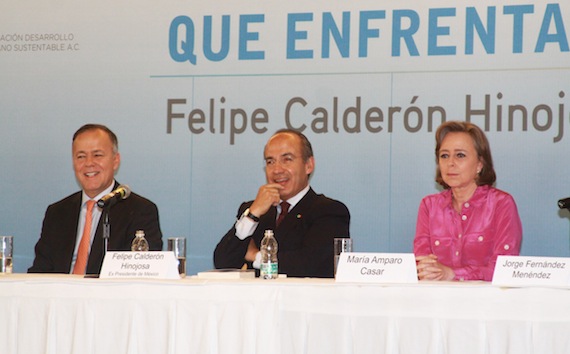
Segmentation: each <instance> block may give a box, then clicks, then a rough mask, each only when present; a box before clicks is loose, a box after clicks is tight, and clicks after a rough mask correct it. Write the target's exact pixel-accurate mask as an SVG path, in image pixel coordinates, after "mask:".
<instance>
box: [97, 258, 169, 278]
mask: <svg viewBox="0 0 570 354" xmlns="http://www.w3.org/2000/svg"><path fill="white" fill-rule="evenodd" d="M99 278H104V279H112V278H115V279H117V278H129V279H132V278H138V279H145V278H146V279H180V274H178V260H176V258H175V257H174V253H173V252H171V251H149V252H107V254H106V255H105V258H104V259H103V266H102V267H101V274H100V275H99Z"/></svg>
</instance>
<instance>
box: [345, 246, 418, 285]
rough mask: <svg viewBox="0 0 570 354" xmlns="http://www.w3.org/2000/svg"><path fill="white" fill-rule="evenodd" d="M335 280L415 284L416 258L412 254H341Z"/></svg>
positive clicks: (416, 279)
mask: <svg viewBox="0 0 570 354" xmlns="http://www.w3.org/2000/svg"><path fill="white" fill-rule="evenodd" d="M335 280H336V281H337V282H341V283H387V284H388V283H390V284H392V283H400V284H401V283H410V284H413V283H417V282H418V274H417V271H416V258H415V256H414V255H413V254H412V253H360V252H343V253H341V254H340V258H339V260H338V265H337V269H336V275H335Z"/></svg>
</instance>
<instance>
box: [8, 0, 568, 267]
mask: <svg viewBox="0 0 570 354" xmlns="http://www.w3.org/2000/svg"><path fill="white" fill-rule="evenodd" d="M569 28H570V5H569V4H567V3H565V2H546V1H535V2H534V4H532V5H529V4H528V2H523V1H518V0H509V1H506V0H504V1H470V2H467V3H461V4H458V3H457V2H456V1H443V0H441V1H430V2H429V3H425V2H419V3H418V2H417V1H399V2H391V1H371V0H370V1H359V2H346V1H325V0H319V1H310V2H307V1H298V0H295V1H287V2H284V1H274V0H273V1H267V0H264V1H232V2H227V1H217V0H212V1H208V2H201V1H166V2H162V3H161V4H160V5H157V4H156V3H155V2H152V1H147V0H144V1H132V0H129V1H121V2H119V3H117V2H116V1H109V0H103V1H96V2H95V1H87V2H81V3H78V2H76V1H71V0H64V1H61V0H58V1H55V0H48V1H43V2H40V3H38V2H33V1H16V0H4V1H2V3H1V4H0V80H1V85H0V148H1V151H2V154H1V155H0V193H1V195H2V201H1V202H0V234H3V235H13V236H15V253H16V254H15V271H17V272H24V271H25V270H26V269H27V268H28V267H29V266H30V265H31V263H32V260H33V246H34V244H35V242H36V241H37V239H38V237H39V233H40V229H41V222H42V218H43V214H44V212H45V208H46V207H47V205H49V204H50V203H53V202H55V201H57V200H60V199H61V198H63V197H65V196H67V195H69V194H71V193H72V192H74V191H76V190H78V185H77V183H76V181H75V179H74V175H73V171H72V166H71V156H70V155H71V154H70V150H71V137H72V134H73V132H74V131H75V130H76V129H77V128H79V127H80V126H81V125H83V124H85V123H89V122H97V123H102V124H106V125H108V126H109V127H110V128H111V129H112V130H114V131H115V133H117V135H118V137H119V147H120V151H121V154H122V165H121V168H120V171H119V173H118V174H117V180H118V181H120V182H121V183H126V184H129V185H130V186H131V188H132V189H133V190H134V191H135V192H137V193H139V194H141V195H144V196H146V197H148V198H149V199H151V200H153V201H154V202H155V203H156V204H157V205H158V207H159V212H160V220H161V226H162V231H163V233H164V236H165V237H170V236H185V237H187V239H188V258H189V260H188V273H189V274H193V273H196V272H197V271H200V270H204V269H208V268H211V267H212V252H213V249H214V247H215V245H216V243H217V242H218V240H219V239H220V238H221V236H222V235H223V234H224V233H225V232H226V231H227V230H228V229H229V228H230V227H231V224H232V223H233V221H234V217H235V213H236V210H237V207H238V205H239V204H240V203H241V202H242V201H244V200H249V199H253V198H254V197H255V194H256V192H257V188H258V187H259V186H260V185H261V184H262V183H263V182H264V174H263V163H262V149H263V145H264V143H265V141H266V140H267V139H268V138H269V136H270V135H271V134H272V133H273V132H274V131H275V130H277V129H279V128H282V127H285V126H286V125H287V124H289V125H290V126H292V127H294V128H301V127H303V126H304V127H305V130H304V133H305V134H306V135H307V136H308V137H309V139H310V140H311V142H312V143H313V147H314V150H315V155H316V172H315V173H314V176H313V179H312V182H311V183H312V185H313V187H314V189H315V190H316V191H317V192H319V193H324V194H326V195H328V196H330V197H332V198H335V199H339V200H341V201H343V202H345V203H346V205H347V206H348V207H349V209H350V211H351V214H352V222H351V233H352V237H353V238H354V240H355V241H354V242H355V248H356V250H357V251H367V252H376V251H377V252H411V250H412V240H413V235H414V229H415V218H416V212H417V208H418V205H419V202H420V200H421V198H422V197H423V196H425V195H427V194H431V193H436V192H438V189H437V185H436V183H435V182H434V174H435V163H434V160H435V159H434V145H435V144H434V137H433V134H434V131H435V129H436V128H437V125H439V124H440V123H441V121H442V116H444V119H446V120H452V119H459V120H466V119H467V120H470V121H472V122H474V123H476V124H478V125H480V126H481V127H482V128H484V129H485V130H486V131H487V134H488V137H489V140H490V142H491V147H492V151H493V157H494V160H495V161H494V162H495V167H496V170H497V174H498V182H497V187H498V188H501V189H503V190H506V191H508V192H510V193H511V194H512V195H513V196H514V198H515V200H516V202H517V204H518V207H519V212H520V215H521V219H522V222H523V229H524V236H523V238H524V240H523V248H522V253H523V254H524V255H545V256H546V255H548V256H562V257H568V256H569V254H570V242H569V237H570V236H569V234H570V232H569V228H570V224H569V221H570V219H569V218H570V213H568V212H567V211H560V210H559V209H558V207H557V205H556V202H557V200H558V199H560V198H563V197H567V196H570V183H569V182H568V181H567V176H568V175H570V165H569V164H568V163H567V159H566V153H567V152H568V151H569V145H570V143H569V141H570V137H569V135H570V124H569V123H570V96H569V95H570V65H569V64H570V54H569V50H568V33H567V32H566V31H567V30H568V29H569ZM212 107H213V108H212ZM288 107H289V108H288ZM201 117H203V122H200V119H201ZM244 117H246V118H244Z"/></svg>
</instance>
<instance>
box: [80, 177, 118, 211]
mask: <svg viewBox="0 0 570 354" xmlns="http://www.w3.org/2000/svg"><path fill="white" fill-rule="evenodd" d="M114 186H115V180H113V183H111V185H110V186H109V187H107V188H106V189H105V190H104V191H102V192H101V193H99V194H97V195H96V196H95V198H89V196H88V195H87V194H85V191H82V193H81V205H82V206H83V205H85V203H87V201H88V200H91V199H93V200H94V201H98V200H99V199H101V198H103V197H104V196H105V195H107V194H109V193H111V191H112V190H113V187H114Z"/></svg>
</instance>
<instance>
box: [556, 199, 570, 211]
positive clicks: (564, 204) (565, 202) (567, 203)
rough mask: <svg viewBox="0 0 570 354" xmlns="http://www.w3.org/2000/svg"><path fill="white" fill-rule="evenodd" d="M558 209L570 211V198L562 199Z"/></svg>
mask: <svg viewBox="0 0 570 354" xmlns="http://www.w3.org/2000/svg"><path fill="white" fill-rule="evenodd" d="M558 207H559V208H560V209H570V198H564V199H560V200H559V201H558Z"/></svg>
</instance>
